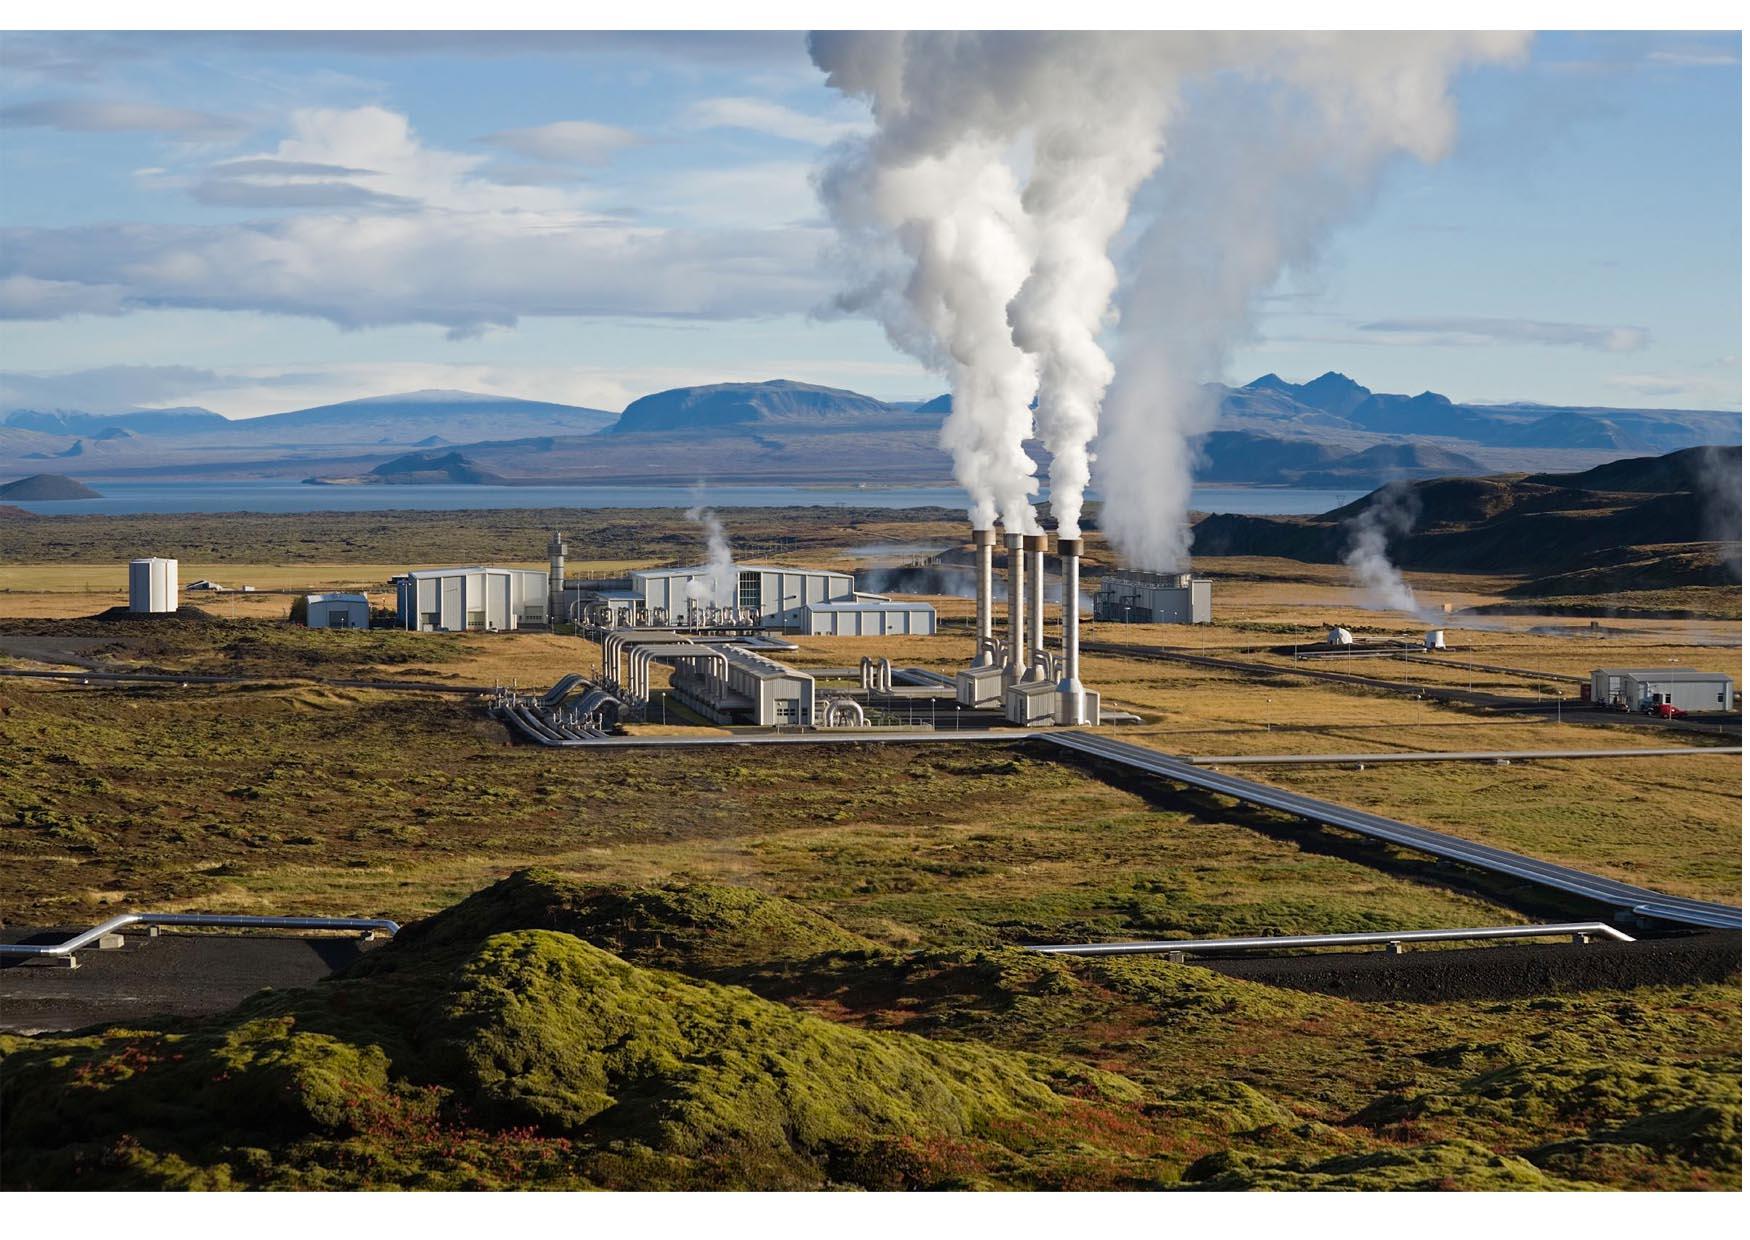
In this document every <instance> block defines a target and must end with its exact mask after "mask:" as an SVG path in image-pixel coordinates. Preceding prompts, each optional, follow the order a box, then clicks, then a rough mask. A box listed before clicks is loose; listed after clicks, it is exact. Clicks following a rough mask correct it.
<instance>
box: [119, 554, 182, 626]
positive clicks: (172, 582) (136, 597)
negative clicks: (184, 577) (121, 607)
mask: <svg viewBox="0 0 1750 1240" xmlns="http://www.w3.org/2000/svg"><path fill="white" fill-rule="evenodd" d="M177 593H178V591H177V564H176V561H175V560H167V559H163V558H162V557H160V556H148V557H145V558H143V559H138V560H131V561H129V563H128V610H129V611H133V612H140V613H148V614H149V613H153V612H159V613H162V612H173V611H175V610H176V607H177V600H176V596H177Z"/></svg>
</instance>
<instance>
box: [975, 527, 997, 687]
mask: <svg viewBox="0 0 1750 1240" xmlns="http://www.w3.org/2000/svg"><path fill="white" fill-rule="evenodd" d="M996 542H997V532H996V531H995V530H980V529H975V530H973V531H972V545H973V547H975V548H976V549H977V555H978V646H977V648H976V649H975V650H974V651H973V652H972V666H974V667H989V666H990V665H991V664H992V663H994V662H996V656H995V654H994V652H993V651H992V649H991V631H990V630H991V582H990V572H991V567H990V559H991V548H992V547H994V546H996Z"/></svg>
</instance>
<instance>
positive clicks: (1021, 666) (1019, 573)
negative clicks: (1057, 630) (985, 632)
mask: <svg viewBox="0 0 1750 1240" xmlns="http://www.w3.org/2000/svg"><path fill="white" fill-rule="evenodd" d="M1025 543H1026V536H1025V535H1023V534H1011V533H1009V532H1008V531H1006V530H1005V531H1004V532H1003V546H1004V547H1005V548H1007V550H1008V553H1009V665H1008V674H1007V675H1006V676H1005V677H1004V680H1005V682H1006V683H1008V684H1014V683H1016V682H1017V681H1019V680H1020V679H1021V677H1022V676H1023V675H1025V674H1026V671H1027V556H1026V555H1025V553H1024V552H1023V547H1024V545H1025Z"/></svg>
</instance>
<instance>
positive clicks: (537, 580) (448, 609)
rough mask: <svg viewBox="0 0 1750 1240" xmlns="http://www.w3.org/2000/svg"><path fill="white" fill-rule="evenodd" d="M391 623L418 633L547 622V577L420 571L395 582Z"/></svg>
mask: <svg viewBox="0 0 1750 1240" xmlns="http://www.w3.org/2000/svg"><path fill="white" fill-rule="evenodd" d="M395 612H396V620H397V622H398V623H399V624H400V625H401V627H402V628H406V629H417V630H418V631H420V632H422V633H457V632H462V631H464V630H468V629H475V630H479V629H485V630H489V631H496V632H503V631H506V630H509V629H516V628H521V627H522V626H523V625H525V624H546V623H547V574H546V573H545V572H543V571H542V570H540V569H531V568H489V567H486V566H483V565H473V566H470V567H466V568H422V569H417V570H415V571H413V572H410V573H405V574H403V575H402V576H400V577H397V578H395Z"/></svg>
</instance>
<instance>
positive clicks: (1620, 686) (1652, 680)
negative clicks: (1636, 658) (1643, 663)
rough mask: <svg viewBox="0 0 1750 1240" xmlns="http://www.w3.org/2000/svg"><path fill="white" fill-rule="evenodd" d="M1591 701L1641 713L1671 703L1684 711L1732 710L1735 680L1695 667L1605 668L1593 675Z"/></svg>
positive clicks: (1723, 674) (1724, 674) (1720, 673)
mask: <svg viewBox="0 0 1750 1240" xmlns="http://www.w3.org/2000/svg"><path fill="white" fill-rule="evenodd" d="M1590 690H1591V692H1590V697H1591V700H1592V701H1594V702H1597V703H1598V704H1600V705H1604V706H1612V705H1620V706H1624V707H1626V708H1627V709H1629V710H1641V709H1642V708H1644V707H1647V706H1656V705H1659V704H1660V703H1661V702H1664V703H1669V704H1670V705H1672V706H1675V707H1676V708H1677V709H1678V710H1681V711H1728V710H1731V709H1732V678H1731V677H1730V676H1728V675H1727V674H1726V673H1724V672H1698V671H1696V670H1695V669H1694V668H1692V667H1649V668H1620V667H1603V668H1599V669H1598V670H1597V671H1595V672H1593V673H1592V684H1591V686H1590Z"/></svg>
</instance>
